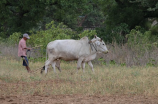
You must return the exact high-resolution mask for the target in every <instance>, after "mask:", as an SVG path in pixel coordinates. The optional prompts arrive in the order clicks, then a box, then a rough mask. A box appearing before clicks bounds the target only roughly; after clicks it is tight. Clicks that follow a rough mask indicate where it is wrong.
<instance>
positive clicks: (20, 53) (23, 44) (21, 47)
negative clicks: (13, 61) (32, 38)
mask: <svg viewBox="0 0 158 104" xmlns="http://www.w3.org/2000/svg"><path fill="white" fill-rule="evenodd" d="M24 48H26V40H24V39H23V38H22V39H21V40H20V41H19V46H18V56H19V57H20V56H26V49H24Z"/></svg>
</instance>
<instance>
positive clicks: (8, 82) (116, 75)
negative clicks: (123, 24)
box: [0, 57, 158, 96]
mask: <svg viewBox="0 0 158 104" xmlns="http://www.w3.org/2000/svg"><path fill="white" fill-rule="evenodd" d="M43 65H44V63H42V62H36V63H31V62H30V68H31V70H32V71H35V70H36V69H37V68H40V67H42V66H43ZM61 69H62V72H61V73H60V72H59V71H58V70H56V72H57V73H54V72H53V69H52V68H51V67H50V68H49V71H48V74H47V76H45V75H44V74H43V75H41V74H40V70H38V71H37V72H36V73H34V74H29V73H27V71H26V70H25V67H23V66H22V61H21V62H19V61H16V60H13V59H9V60H8V59H7V58H4V57H2V58H1V59H0V95H6V96H7V95H13V94H19V95H26V94H27V95H34V94H36V95H37V94H39V95H52V94H53V95H59V94H87V95H93V94H103V95H104V94H108V95H112V94H118V95H119V94H127V95H146V96H158V87H157V86H158V83H157V80H158V77H157V76H158V74H157V73H158V70H157V68H156V67H125V66H117V65H113V66H106V65H102V66H99V65H96V64H95V65H94V70H95V73H93V72H92V71H91V69H90V67H89V66H88V65H87V64H86V68H85V73H83V71H82V70H79V71H78V73H75V72H76V62H71V63H69V62H62V63H61ZM72 73H73V74H72Z"/></svg>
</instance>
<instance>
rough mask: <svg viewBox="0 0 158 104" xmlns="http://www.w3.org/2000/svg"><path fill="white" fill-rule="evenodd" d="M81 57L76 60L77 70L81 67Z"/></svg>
mask: <svg viewBox="0 0 158 104" xmlns="http://www.w3.org/2000/svg"><path fill="white" fill-rule="evenodd" d="M83 59H84V58H79V59H78V61H77V72H78V70H79V69H80V68H81V63H82V61H83Z"/></svg>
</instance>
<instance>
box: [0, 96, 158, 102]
mask: <svg viewBox="0 0 158 104" xmlns="http://www.w3.org/2000/svg"><path fill="white" fill-rule="evenodd" d="M0 104H158V99H157V98H152V97H148V98H147V97H144V96H125V95H122V96H115V95H113V96H106V95H104V96H101V95H87V96H86V95H51V96H40V95H32V96H6V97H3V96H1V97H0Z"/></svg>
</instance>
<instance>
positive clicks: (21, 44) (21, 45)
mask: <svg viewBox="0 0 158 104" xmlns="http://www.w3.org/2000/svg"><path fill="white" fill-rule="evenodd" d="M27 39H30V37H29V35H28V34H27V33H25V34H23V38H22V39H21V40H20V41H19V46H18V56H19V57H22V59H23V66H25V67H26V69H27V71H28V72H29V73H30V72H31V70H30V68H29V62H28V59H27V55H26V51H27V50H31V48H28V47H27V46H26V41H27Z"/></svg>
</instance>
